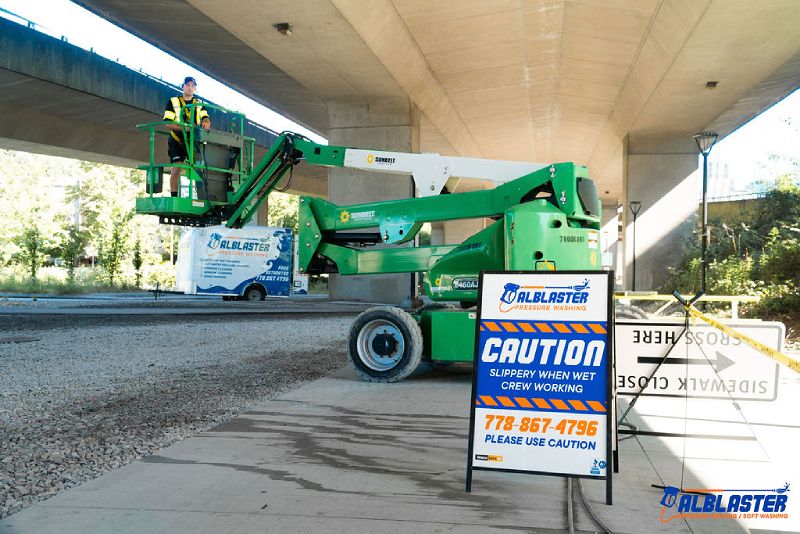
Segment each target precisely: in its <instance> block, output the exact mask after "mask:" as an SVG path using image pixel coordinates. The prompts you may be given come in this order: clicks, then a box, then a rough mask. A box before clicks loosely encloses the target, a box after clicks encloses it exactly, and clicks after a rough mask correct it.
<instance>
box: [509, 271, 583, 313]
mask: <svg viewBox="0 0 800 534" xmlns="http://www.w3.org/2000/svg"><path fill="white" fill-rule="evenodd" d="M588 290H589V280H588V279H587V278H584V279H583V281H582V282H578V283H575V284H572V285H566V286H526V285H520V284H515V283H513V282H509V283H507V284H506V285H505V286H503V293H502V294H501V295H500V308H499V309H500V312H502V313H508V312H510V311H512V310H532V309H549V306H550V305H553V309H556V310H567V309H585V307H586V306H585V304H586V303H587V302H588V300H589V292H588Z"/></svg>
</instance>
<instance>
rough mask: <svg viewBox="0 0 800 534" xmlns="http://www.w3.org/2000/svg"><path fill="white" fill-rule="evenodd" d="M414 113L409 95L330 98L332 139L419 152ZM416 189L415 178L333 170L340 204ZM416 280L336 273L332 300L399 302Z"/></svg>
mask: <svg viewBox="0 0 800 534" xmlns="http://www.w3.org/2000/svg"><path fill="white" fill-rule="evenodd" d="M415 113H417V112H416V110H414V109H413V107H412V105H411V103H410V101H409V100H408V99H407V98H401V99H380V100H373V101H363V100H358V101H352V100H348V101H331V102H328V117H329V121H330V129H329V130H328V141H329V143H330V144H332V145H341V146H347V147H356V148H366V149H369V148H373V149H376V150H395V151H399V152H414V151H415V150H418V147H417V146H415V144H417V143H418V139H419V135H418V131H417V130H418V129H419V126H418V124H419V122H418V120H416V119H415ZM413 192H414V189H413V181H412V180H411V178H410V177H405V176H394V175H390V174H378V173H369V172H363V171H356V170H352V169H342V168H331V169H329V170H328V196H329V199H330V201H331V202H333V203H335V204H339V205H350V204H359V203H363V202H376V201H380V200H391V199H399V198H408V197H410V196H412V195H413ZM394 246H396V245H394ZM412 284H413V283H412V275H409V274H396V275H365V276H338V275H331V277H330V280H329V283H328V288H329V292H330V297H331V298H332V299H337V300H358V301H367V302H385V303H389V304H400V303H402V302H403V301H404V300H405V299H406V298H408V297H409V296H410V295H411V292H412Z"/></svg>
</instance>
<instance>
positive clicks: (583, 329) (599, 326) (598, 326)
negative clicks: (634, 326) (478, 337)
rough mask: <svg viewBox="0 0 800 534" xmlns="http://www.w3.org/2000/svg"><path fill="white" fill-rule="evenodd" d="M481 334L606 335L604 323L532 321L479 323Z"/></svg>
mask: <svg viewBox="0 0 800 534" xmlns="http://www.w3.org/2000/svg"><path fill="white" fill-rule="evenodd" d="M481 332H511V333H516V332H522V333H526V334H536V333H544V334H556V333H557V334H607V333H608V330H607V329H606V323H572V322H570V323H567V322H561V323H551V322H534V321H486V320H484V321H481Z"/></svg>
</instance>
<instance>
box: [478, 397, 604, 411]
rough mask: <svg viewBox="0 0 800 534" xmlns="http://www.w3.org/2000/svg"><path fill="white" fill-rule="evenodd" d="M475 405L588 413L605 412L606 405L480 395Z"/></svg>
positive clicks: (592, 402) (591, 402) (593, 402)
mask: <svg viewBox="0 0 800 534" xmlns="http://www.w3.org/2000/svg"><path fill="white" fill-rule="evenodd" d="M475 406H481V407H491V408H529V409H531V408H536V409H539V410H553V411H559V410H561V411H570V412H586V413H592V412H597V413H605V412H606V407H605V406H604V405H603V403H602V402H599V401H594V400H590V401H582V400H577V399H567V400H562V399H545V398H541V397H533V398H529V397H504V396H500V395H497V396H494V395H479V396H478V398H477V399H475Z"/></svg>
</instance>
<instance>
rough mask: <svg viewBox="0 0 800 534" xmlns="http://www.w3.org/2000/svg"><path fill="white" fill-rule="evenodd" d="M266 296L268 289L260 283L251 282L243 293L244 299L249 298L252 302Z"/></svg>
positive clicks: (263, 298)
mask: <svg viewBox="0 0 800 534" xmlns="http://www.w3.org/2000/svg"><path fill="white" fill-rule="evenodd" d="M266 298H267V291H266V290H265V289H264V288H263V287H261V286H260V285H258V284H251V285H249V286H247V289H245V290H244V293H243V294H242V300H247V301H250V302H256V301H260V300H265V299H266Z"/></svg>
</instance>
